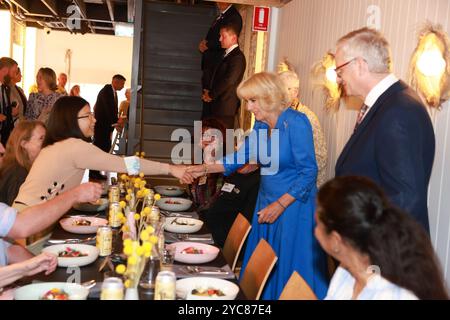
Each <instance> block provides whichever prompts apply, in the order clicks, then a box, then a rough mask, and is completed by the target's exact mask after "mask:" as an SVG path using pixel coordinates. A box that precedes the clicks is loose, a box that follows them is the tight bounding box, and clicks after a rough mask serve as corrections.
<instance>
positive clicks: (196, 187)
mask: <svg viewBox="0 0 450 320" xmlns="http://www.w3.org/2000/svg"><path fill="white" fill-rule="evenodd" d="M200 147H201V148H202V150H203V162H204V163H207V164H211V163H214V162H215V160H216V158H217V157H221V156H222V155H223V152H224V150H226V144H225V126H224V125H223V124H222V122H221V121H220V120H218V119H215V118H207V119H205V120H203V121H202V138H201V140H200ZM222 185H223V174H222V173H209V174H208V173H206V174H205V175H204V176H203V177H201V178H200V179H198V180H196V181H194V182H193V183H192V184H191V185H190V192H191V195H192V200H193V201H194V205H195V206H196V207H197V210H198V211H203V210H206V209H208V208H209V206H210V205H211V204H212V203H213V202H214V201H215V200H216V199H217V197H218V196H219V194H220V189H221V188H222Z"/></svg>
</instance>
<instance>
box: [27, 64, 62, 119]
mask: <svg viewBox="0 0 450 320" xmlns="http://www.w3.org/2000/svg"><path fill="white" fill-rule="evenodd" d="M36 82H37V88H38V91H39V92H38V93H30V97H29V98H28V105H27V110H26V112H25V118H27V119H28V120H40V121H42V122H44V123H45V122H46V121H47V119H48V115H49V114H50V111H51V110H52V107H53V104H54V103H55V101H56V100H58V99H59V98H60V97H62V96H63V94H62V93H60V92H57V91H56V90H57V85H56V74H55V71H53V70H52V69H50V68H40V69H39V71H38V73H37V75H36Z"/></svg>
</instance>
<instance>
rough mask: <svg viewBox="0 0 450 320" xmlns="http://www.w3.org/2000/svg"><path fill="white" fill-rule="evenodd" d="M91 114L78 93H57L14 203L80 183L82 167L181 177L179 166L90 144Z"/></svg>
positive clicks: (31, 201)
mask: <svg viewBox="0 0 450 320" xmlns="http://www.w3.org/2000/svg"><path fill="white" fill-rule="evenodd" d="M95 122H96V120H95V117H94V114H93V113H92V112H91V109H90V106H89V103H88V102H87V101H86V100H84V99H83V98H81V97H67V96H65V97H61V98H60V99H58V100H57V101H56V103H55V104H54V106H53V109H52V112H51V113H50V117H49V120H48V125H47V134H46V137H45V140H44V144H43V147H44V148H43V149H42V151H41V152H40V153H39V156H38V157H37V159H36V160H35V162H34V163H33V166H32V167H31V170H30V172H29V173H28V176H27V178H26V180H25V182H24V183H23V184H22V186H21V187H20V190H19V194H18V195H17V197H16V199H15V201H14V207H16V208H19V209H20V208H22V207H23V206H31V205H34V204H37V203H39V202H41V201H45V200H49V199H51V198H53V197H55V196H56V195H58V194H59V193H61V192H64V191H65V190H68V189H71V188H73V187H75V186H77V185H79V184H80V183H81V180H82V178H83V175H84V172H85V170H86V169H92V170H99V171H101V170H103V171H113V172H128V173H129V174H138V173H139V172H143V173H144V174H146V175H168V174H171V175H173V176H175V177H178V178H181V177H182V176H183V173H184V171H185V169H184V167H182V166H174V165H169V164H166V163H161V162H155V161H150V160H144V159H139V158H138V157H126V158H123V157H120V156H115V155H111V154H109V153H106V152H104V151H102V150H100V149H99V148H97V147H96V146H94V145H92V144H91V143H90V142H91V137H92V136H93V134H94V126H95Z"/></svg>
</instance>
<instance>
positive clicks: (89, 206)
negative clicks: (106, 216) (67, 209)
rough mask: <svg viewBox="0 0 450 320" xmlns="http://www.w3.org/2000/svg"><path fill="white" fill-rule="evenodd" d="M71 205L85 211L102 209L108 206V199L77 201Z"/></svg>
mask: <svg viewBox="0 0 450 320" xmlns="http://www.w3.org/2000/svg"><path fill="white" fill-rule="evenodd" d="M73 207H74V209H77V210H80V211H87V212H93V211H94V212H95V211H103V210H105V209H106V208H107V207H108V199H106V198H100V199H98V200H97V201H95V202H83V203H77V204H75V205H74V206H73Z"/></svg>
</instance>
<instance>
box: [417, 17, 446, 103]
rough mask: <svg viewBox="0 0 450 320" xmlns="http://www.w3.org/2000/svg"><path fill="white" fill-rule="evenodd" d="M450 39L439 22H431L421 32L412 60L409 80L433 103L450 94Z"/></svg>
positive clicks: (442, 99)
mask: <svg viewBox="0 0 450 320" xmlns="http://www.w3.org/2000/svg"><path fill="white" fill-rule="evenodd" d="M449 47H450V42H449V39H448V36H447V34H446V33H445V32H444V31H443V29H442V27H441V26H440V25H437V26H434V25H432V24H431V23H427V25H426V26H425V27H424V28H423V30H422V31H421V32H420V34H419V42H418V44H417V47H416V49H415V50H414V53H413V56H412V59H411V64H410V82H411V85H412V87H414V88H415V89H416V91H417V92H418V93H419V94H420V95H421V96H422V97H423V99H424V100H425V102H426V104H427V105H428V106H430V107H436V108H438V107H440V105H441V104H442V102H443V101H445V100H447V99H448V98H449V96H450V90H449V89H450V81H449V80H450V52H449Z"/></svg>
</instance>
